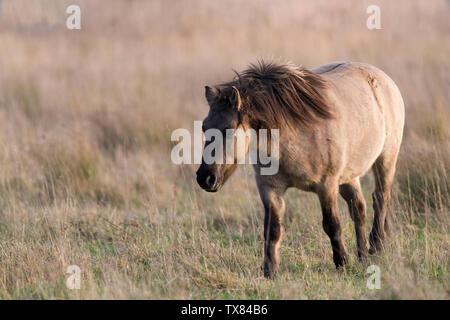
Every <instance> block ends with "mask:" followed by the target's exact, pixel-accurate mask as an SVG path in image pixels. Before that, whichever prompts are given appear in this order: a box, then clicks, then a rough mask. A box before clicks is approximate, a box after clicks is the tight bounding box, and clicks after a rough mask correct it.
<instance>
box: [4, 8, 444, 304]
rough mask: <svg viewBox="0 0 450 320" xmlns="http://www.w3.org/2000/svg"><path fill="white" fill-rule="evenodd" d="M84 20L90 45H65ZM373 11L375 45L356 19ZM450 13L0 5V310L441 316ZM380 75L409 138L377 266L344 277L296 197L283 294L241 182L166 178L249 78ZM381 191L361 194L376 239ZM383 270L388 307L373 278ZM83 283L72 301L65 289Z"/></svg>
mask: <svg viewBox="0 0 450 320" xmlns="http://www.w3.org/2000/svg"><path fill="white" fill-rule="evenodd" d="M69 4H79V5H80V7H81V10H82V29H81V30H67V29H66V27H65V19H66V17H67V15H66V13H65V9H66V7H67V6H68V5H69ZM369 4H378V5H379V6H380V8H381V26H382V29H381V30H372V31H370V30H368V29H367V28H366V19H367V17H368V15H367V14H366V8H367V6H368V5H369ZM449 13H450V8H449V2H446V1H438V0H433V1H425V0H423V1H395V2H394V3H393V1H304V2H303V1H279V2H278V1H277V3H275V2H274V1H268V0H260V1H245V2H243V1H237V0H231V1H227V2H226V3H220V2H216V1H207V0H195V1H187V0H186V1H170V3H169V2H168V1H143V0H142V1H140V0H135V1H131V0H130V1H119V0H110V1H100V0H84V1H81V0H71V1H66V0H61V1H59V0H58V1H56V0H54V1H51V0H4V1H2V2H1V3H0V148H1V149H0V150H1V152H0V298H1V299H96V298H99V299H109V298H113V299H127V298H132V299H134V298H144V299H147V298H151V299H167V298H173V299H185V298H191V299H200V298H204V299H225V298H226V299H244V298H248V299H408V298H413V299H426V298H432V299H449V295H450V279H449V260H450V259H449V258H450V252H449V226H450V221H449V219H450V180H449V179H450V174H449V172H450V126H449V123H450V106H449V101H450V90H449V88H450V86H449V85H450V78H449V76H450V59H449V57H450V20H449V19H448V17H449ZM271 57H274V58H281V59H283V60H290V61H292V62H294V63H297V64H302V65H304V66H306V67H314V66H316V65H319V64H322V63H325V62H328V61H333V60H351V61H364V62H368V63H372V64H374V65H376V66H378V67H380V68H381V69H383V70H384V71H386V73H388V74H389V75H390V76H391V77H392V78H393V79H394V81H395V82H396V83H397V84H398V86H399V88H400V90H401V92H402V94H403V98H404V100H405V106H406V128H405V133H404V143H403V146H402V150H401V154H400V159H399V163H398V170H397V174H396V181H395V186H394V190H393V200H392V205H391V210H390V212H391V217H392V223H391V225H392V234H391V236H390V238H389V240H388V242H387V248H386V251H385V253H384V254H383V255H380V256H373V257H371V258H370V260H369V261H368V262H367V263H365V264H360V263H359V262H358V261H357V259H356V256H355V252H356V248H355V235H354V231H353V225H352V223H351V219H350V217H349V215H348V212H347V209H346V206H345V205H344V202H343V201H341V202H340V207H341V214H342V216H343V223H344V231H343V233H344V238H345V243H346V246H347V248H348V251H349V254H350V263H349V264H348V266H347V268H346V270H345V271H344V272H337V271H336V270H335V268H334V264H333V261H332V252H331V248H330V245H329V240H328V237H327V236H326V234H325V233H324V231H323V230H322V226H321V213H320V207H319V202H318V200H317V198H316V197H315V196H314V195H313V194H308V193H304V192H300V191H298V190H289V192H288V193H287V196H286V204H287V212H286V215H285V218H284V225H285V227H286V237H285V240H284V241H283V244H282V247H281V249H280V250H281V259H282V261H281V266H280V272H279V274H278V277H277V278H276V279H275V280H274V281H268V280H265V279H263V277H262V272H261V270H260V266H261V263H262V248H263V234H262V228H263V226H262V225H263V208H262V204H261V203H260V201H259V197H258V194H257V190H256V187H255V185H254V182H253V174H252V169H251V168H250V167H244V168H240V169H239V171H238V172H237V173H236V174H235V175H234V176H233V177H232V178H231V180H230V181H229V182H228V183H227V185H225V187H224V188H223V190H222V191H221V192H219V193H217V194H208V193H206V192H204V191H202V190H201V189H200V188H199V187H198V186H197V184H196V182H195V175H194V173H195V170H196V166H195V165H185V166H177V165H174V164H172V162H171V161H170V150H171V147H172V143H171V142H170V134H171V132H172V131H173V130H174V129H176V128H180V127H185V128H188V129H191V128H192V127H193V121H194V120H201V119H203V118H204V116H205V115H206V113H207V110H208V107H207V104H206V102H205V101H204V96H203V90H204V89H203V86H204V85H205V84H214V83H217V82H220V81H225V80H228V79H230V78H231V77H232V76H233V71H232V68H234V69H236V70H241V69H242V68H244V67H245V66H246V65H247V64H248V63H250V62H255V61H256V60H257V59H258V58H271ZM372 179H373V178H372V176H371V175H368V176H366V177H365V178H364V179H363V190H364V193H365V197H366V200H367V204H368V215H369V219H368V222H369V223H368V225H367V229H368V230H369V227H370V226H371V225H370V224H371V222H372V215H373V212H372V200H371V196H370V195H371V192H372V189H373V181H372ZM370 264H376V265H378V266H379V267H380V269H381V279H382V280H381V289H379V290H369V289H368V288H367V287H366V280H367V278H368V276H369V275H367V274H366V268H367V266H368V265H370ZM70 265H77V266H79V267H80V269H81V288H80V290H70V289H68V288H67V287H66V284H65V283H66V279H67V277H68V276H69V274H66V269H67V267H68V266H70Z"/></svg>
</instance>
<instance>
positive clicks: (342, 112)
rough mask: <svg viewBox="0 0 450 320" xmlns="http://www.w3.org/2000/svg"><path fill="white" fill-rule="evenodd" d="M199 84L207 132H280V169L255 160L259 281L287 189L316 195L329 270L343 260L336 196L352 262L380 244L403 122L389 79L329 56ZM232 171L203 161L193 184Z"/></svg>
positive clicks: (210, 184)
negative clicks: (306, 64)
mask: <svg viewBox="0 0 450 320" xmlns="http://www.w3.org/2000/svg"><path fill="white" fill-rule="evenodd" d="M205 90H206V92H205V95H206V99H207V101H208V104H209V106H210V110H209V113H208V116H207V117H206V119H205V120H204V121H203V128H204V130H207V129H209V128H217V129H219V130H224V129H226V128H231V129H237V128H243V129H244V130H246V129H248V128H253V129H256V130H258V129H279V130H280V131H279V170H278V173H276V174H275V175H267V176H265V175H261V174H260V173H259V172H260V171H259V170H258V169H259V168H260V165H259V164H255V165H254V168H255V177H256V182H257V185H258V190H259V193H260V196H261V200H262V202H263V204H264V209H265V219H264V239H265V245H264V260H263V271H264V275H265V276H266V277H268V278H272V277H273V276H274V274H275V273H276V271H277V268H278V265H279V255H278V248H279V246H280V243H281V240H282V238H283V234H284V228H283V226H282V218H283V214H284V211H285V203H284V200H283V194H284V193H285V191H286V189H288V188H292V187H294V188H298V189H301V190H305V191H310V192H314V193H316V194H317V195H318V198H319V200H320V204H321V208H322V215H323V228H324V230H325V232H326V234H327V235H328V236H329V238H330V241H331V247H332V249H333V260H334V263H335V265H336V268H341V267H343V266H344V265H345V263H346V262H347V253H346V249H345V247H344V243H343V241H342V236H341V219H340V216H339V213H338V204H337V197H338V194H340V195H341V196H342V197H343V198H344V199H345V201H346V202H347V204H348V207H349V211H350V215H351V217H352V219H353V221H354V225H355V231H356V242H357V250H358V256H359V258H360V259H364V258H365V257H366V256H367V255H368V253H375V252H378V251H380V250H381V249H382V247H383V240H384V238H385V231H386V230H387V227H388V226H387V222H386V216H387V208H388V204H389V200H390V198H391V186H392V182H393V178H394V172H395V165H396V161H397V156H398V153H399V149H400V144H401V141H402V134H403V126H404V105H403V100H402V96H401V94H400V91H399V89H398V88H397V86H396V84H395V83H394V81H393V80H392V79H391V78H389V77H388V76H387V75H386V74H385V73H384V72H383V71H381V70H379V69H377V68H376V67H373V66H371V65H368V64H364V63H354V62H333V63H329V64H325V65H322V66H319V67H317V68H315V69H312V70H311V71H309V70H307V69H304V68H300V67H295V66H292V65H287V64H278V63H274V62H270V63H267V62H260V63H259V64H258V65H251V66H250V68H249V69H248V70H246V71H244V72H242V73H240V74H237V77H236V78H235V79H234V80H232V81H230V82H227V83H224V84H220V85H217V86H214V87H212V88H211V87H208V86H206V87H205ZM225 147H226V146H225V144H224V149H225ZM235 168H236V164H217V163H213V164H206V163H205V162H202V164H201V166H200V168H199V169H198V171H197V181H198V183H199V185H200V186H201V187H202V188H203V189H205V190H206V191H210V192H214V191H217V190H218V189H219V188H220V187H221V186H222V185H223V184H224V183H225V181H226V180H227V179H228V178H229V176H230V175H231V174H232V173H233V171H234V170H235ZM370 168H372V171H373V173H374V176H375V191H374V192H373V194H372V197H373V207H374V221H373V227H372V231H371V233H370V237H369V244H370V249H369V248H368V244H367V237H366V231H365V220H366V202H365V200H364V197H363V194H362V192H361V186H360V177H361V176H362V175H364V174H365V173H366V172H367V171H368V170H369V169H370Z"/></svg>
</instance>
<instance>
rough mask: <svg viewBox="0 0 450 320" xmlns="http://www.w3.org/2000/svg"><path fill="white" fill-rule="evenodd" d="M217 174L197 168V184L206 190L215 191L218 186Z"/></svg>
mask: <svg viewBox="0 0 450 320" xmlns="http://www.w3.org/2000/svg"><path fill="white" fill-rule="evenodd" d="M217 182H218V179H217V176H216V175H215V174H214V173H212V172H210V171H209V170H201V168H200V169H198V170H197V183H198V184H199V186H200V187H201V188H202V189H203V190H205V191H208V192H216V191H217V190H218V189H219V188H218V183H217Z"/></svg>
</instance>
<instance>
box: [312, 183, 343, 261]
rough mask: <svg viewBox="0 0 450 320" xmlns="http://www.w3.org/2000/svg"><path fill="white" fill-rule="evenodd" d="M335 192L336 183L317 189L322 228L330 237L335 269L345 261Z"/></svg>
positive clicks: (336, 188) (336, 191) (336, 190)
mask: <svg viewBox="0 0 450 320" xmlns="http://www.w3.org/2000/svg"><path fill="white" fill-rule="evenodd" d="M337 193H338V186H337V184H331V185H327V186H323V187H322V188H320V190H319V191H318V195H319V199H320V205H321V207H322V215H323V220H322V225H323V229H324V230H325V233H326V234H327V235H328V236H329V237H330V241H331V247H332V248H333V261H334V264H335V265H336V268H337V269H340V268H342V267H343V266H344V265H345V264H346V262H347V252H346V250H345V246H344V242H343V241H342V238H341V218H340V216H339V211H338V203H337Z"/></svg>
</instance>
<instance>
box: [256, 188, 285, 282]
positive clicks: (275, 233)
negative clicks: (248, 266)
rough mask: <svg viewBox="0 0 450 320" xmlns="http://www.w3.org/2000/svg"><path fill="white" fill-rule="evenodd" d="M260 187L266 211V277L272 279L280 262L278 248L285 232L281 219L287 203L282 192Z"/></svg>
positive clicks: (264, 265)
mask: <svg viewBox="0 0 450 320" xmlns="http://www.w3.org/2000/svg"><path fill="white" fill-rule="evenodd" d="M259 189H260V196H261V200H262V202H263V204H264V211H265V215H264V261H263V271H264V276H265V277H266V278H269V279H272V278H273V277H274V275H275V273H276V272H277V270H278V266H279V263H280V258H279V254H278V249H279V247H280V244H281V240H282V238H283V234H284V228H283V226H282V225H281V219H282V218H283V214H284V210H285V204H284V200H283V197H282V195H281V194H280V192H276V191H275V190H273V189H271V188H265V187H260V188H259Z"/></svg>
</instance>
